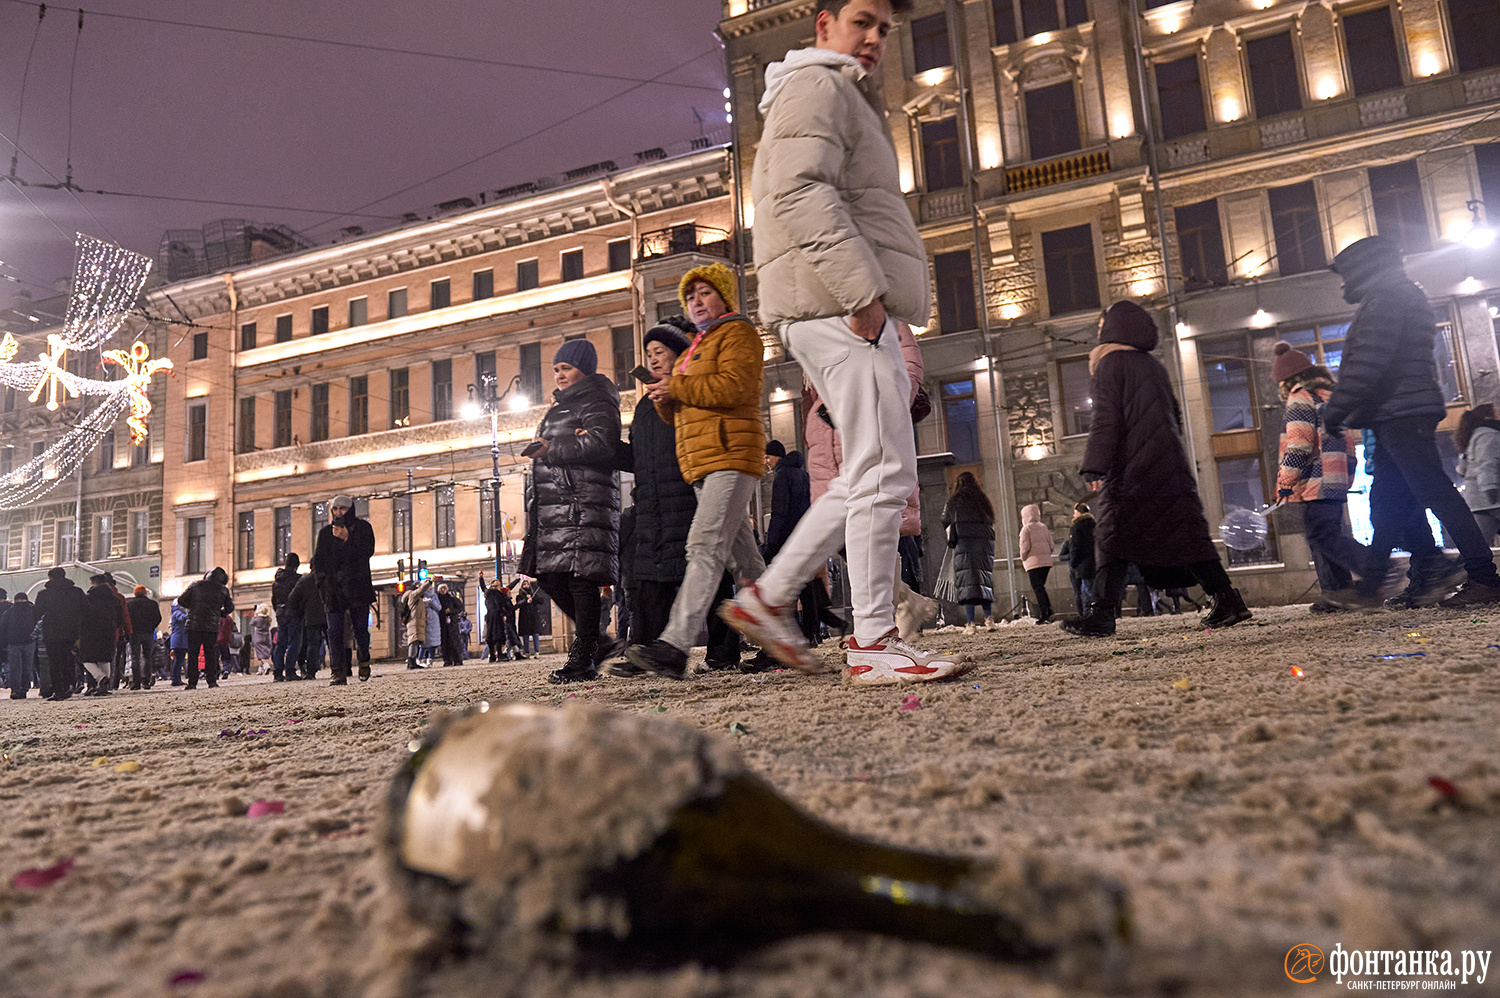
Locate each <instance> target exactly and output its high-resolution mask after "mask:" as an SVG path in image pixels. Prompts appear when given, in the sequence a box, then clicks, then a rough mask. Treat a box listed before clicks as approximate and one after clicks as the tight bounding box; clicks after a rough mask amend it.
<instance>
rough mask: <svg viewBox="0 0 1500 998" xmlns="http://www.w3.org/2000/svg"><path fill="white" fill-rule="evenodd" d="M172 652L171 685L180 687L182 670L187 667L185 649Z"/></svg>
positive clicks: (176, 649) (174, 649) (175, 649)
mask: <svg viewBox="0 0 1500 998" xmlns="http://www.w3.org/2000/svg"><path fill="white" fill-rule="evenodd" d="M171 651H172V685H173V686H181V685H182V669H183V666H185V665H187V649H186V648H173V649H171Z"/></svg>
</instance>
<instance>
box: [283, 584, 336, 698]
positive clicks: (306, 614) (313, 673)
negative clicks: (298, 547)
mask: <svg viewBox="0 0 1500 998" xmlns="http://www.w3.org/2000/svg"><path fill="white" fill-rule="evenodd" d="M286 612H287V616H286V619H287V621H289V622H291V625H292V626H291V630H292V636H291V638H290V639H289V641H288V643H287V646H286V666H285V668H284V669H283V671H282V674H283V675H284V676H285V677H286V678H287V679H293V678H295V677H296V676H297V667H298V665H301V667H302V675H301V678H303V679H316V678H317V676H318V670H319V669H321V668H322V667H323V635H324V633H325V632H326V631H327V628H328V615H327V613H326V612H325V611H324V609H323V596H322V594H321V593H320V592H319V590H318V580H317V579H316V578H314V577H313V574H312V573H311V572H308V573H307V574H306V575H303V576H302V577H301V578H299V579H298V580H297V584H296V585H295V586H293V587H292V591H291V592H290V593H288V594H287V598H286Z"/></svg>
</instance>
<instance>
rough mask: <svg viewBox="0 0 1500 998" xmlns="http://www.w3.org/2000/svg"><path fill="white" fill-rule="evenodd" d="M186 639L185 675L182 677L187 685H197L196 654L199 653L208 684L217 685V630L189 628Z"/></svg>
mask: <svg viewBox="0 0 1500 998" xmlns="http://www.w3.org/2000/svg"><path fill="white" fill-rule="evenodd" d="M187 640H188V656H187V670H186V671H187V675H186V676H184V677H183V678H184V679H186V680H187V684H188V685H189V686H197V685H198V656H200V655H201V656H203V671H204V673H205V674H206V675H205V678H206V679H207V680H208V684H209V685H210V686H217V685H218V684H219V632H217V631H195V630H192V629H191V628H189V629H188V632H187Z"/></svg>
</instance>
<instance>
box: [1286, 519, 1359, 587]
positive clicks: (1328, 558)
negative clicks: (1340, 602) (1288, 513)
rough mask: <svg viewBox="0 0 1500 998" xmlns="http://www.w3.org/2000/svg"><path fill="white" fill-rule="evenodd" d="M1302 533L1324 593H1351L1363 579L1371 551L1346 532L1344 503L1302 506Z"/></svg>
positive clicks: (1319, 585)
mask: <svg viewBox="0 0 1500 998" xmlns="http://www.w3.org/2000/svg"><path fill="white" fill-rule="evenodd" d="M1302 532H1303V534H1304V535H1305V536H1306V537H1307V548H1308V550H1309V551H1310V552H1312V560H1313V568H1314V569H1315V570H1316V571H1317V573H1318V588H1320V589H1322V590H1323V591H1324V592H1325V593H1331V592H1334V591H1335V590H1339V589H1348V588H1349V587H1350V586H1352V585H1354V576H1356V575H1361V576H1362V575H1364V572H1365V562H1366V561H1367V560H1368V559H1369V551H1368V550H1367V549H1366V548H1365V546H1364V545H1363V544H1361V543H1359V541H1356V540H1355V539H1354V538H1353V537H1351V536H1349V532H1348V531H1347V530H1345V529H1344V500H1343V499H1312V500H1309V501H1307V502H1304V503H1303V504H1302Z"/></svg>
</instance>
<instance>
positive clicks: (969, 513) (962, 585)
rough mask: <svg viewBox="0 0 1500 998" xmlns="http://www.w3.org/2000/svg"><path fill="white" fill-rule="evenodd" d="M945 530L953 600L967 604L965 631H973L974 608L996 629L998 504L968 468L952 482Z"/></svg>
mask: <svg viewBox="0 0 1500 998" xmlns="http://www.w3.org/2000/svg"><path fill="white" fill-rule="evenodd" d="M943 529H944V530H945V531H946V532H947V536H948V546H949V547H950V548H952V549H953V584H954V589H955V594H954V599H955V600H956V601H957V602H959V603H962V604H963V607H964V618H965V624H964V633H965V634H973V633H974V617H975V608H976V607H978V608H979V609H981V610H983V611H984V618H985V619H984V625H985V627H986V628H987V629H990V630H993V629H994V627H995V618H994V612H993V605H994V601H995V577H994V573H995V507H994V506H993V505H992V504H991V503H990V498H989V496H987V495H985V494H984V489H982V488H981V487H980V485H979V479H977V478H975V477H974V476H973V474H971V473H970V472H967V471H965V472H964V473H963V474H961V475H959V476H958V481H956V482H955V483H954V484H953V494H952V495H951V496H949V497H948V502H947V504H946V505H945V506H943Z"/></svg>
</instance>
